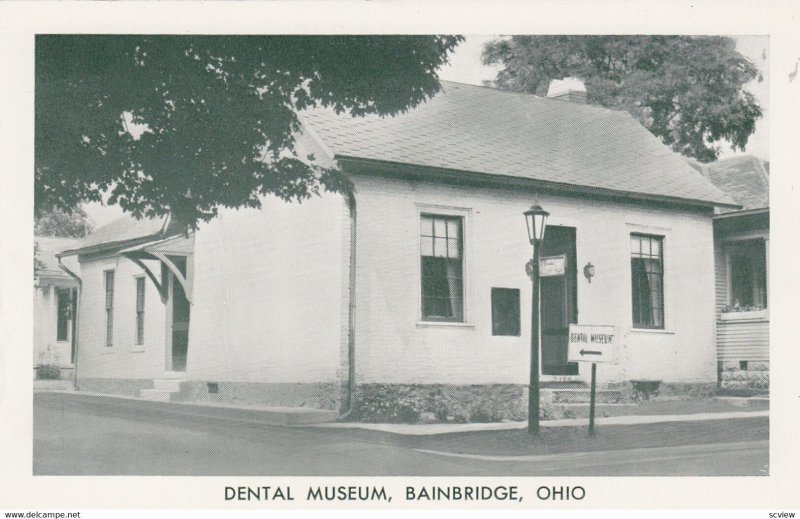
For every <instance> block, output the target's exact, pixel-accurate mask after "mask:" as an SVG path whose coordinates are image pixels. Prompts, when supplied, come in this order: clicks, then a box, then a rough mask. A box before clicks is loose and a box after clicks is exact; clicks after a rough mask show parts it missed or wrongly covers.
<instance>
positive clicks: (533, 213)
mask: <svg viewBox="0 0 800 519" xmlns="http://www.w3.org/2000/svg"><path fill="white" fill-rule="evenodd" d="M523 214H524V215H525V223H526V224H527V226H528V241H529V242H530V244H531V245H532V246H533V259H532V261H531V269H530V271H531V284H532V288H533V290H532V291H531V292H532V295H531V377H530V385H529V386H528V432H529V433H530V434H533V435H538V434H539V253H540V249H541V246H542V240H543V239H544V229H545V226H546V224H547V217H548V216H550V213H548V212H547V211H545V210H544V209H542V208H541V206H539V205H538V204H537V205H533V206H531V208H530V209H528V210H527V211H525V212H524V213H523Z"/></svg>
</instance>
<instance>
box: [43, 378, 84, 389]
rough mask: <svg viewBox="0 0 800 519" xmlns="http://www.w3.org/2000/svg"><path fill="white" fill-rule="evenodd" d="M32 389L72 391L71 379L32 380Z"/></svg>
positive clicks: (73, 387) (73, 386)
mask: <svg viewBox="0 0 800 519" xmlns="http://www.w3.org/2000/svg"><path fill="white" fill-rule="evenodd" d="M33 390H34V391H74V390H75V385H74V384H73V383H72V380H64V379H60V380H34V381H33Z"/></svg>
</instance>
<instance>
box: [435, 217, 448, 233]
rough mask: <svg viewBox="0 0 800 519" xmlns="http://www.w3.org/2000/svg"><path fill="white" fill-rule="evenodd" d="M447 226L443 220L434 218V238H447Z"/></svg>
mask: <svg viewBox="0 0 800 519" xmlns="http://www.w3.org/2000/svg"><path fill="white" fill-rule="evenodd" d="M446 233H447V224H446V222H445V220H444V218H435V219H434V220H433V234H434V236H441V237H442V238H445V237H447V234H446Z"/></svg>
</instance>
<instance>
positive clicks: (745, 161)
mask: <svg viewBox="0 0 800 519" xmlns="http://www.w3.org/2000/svg"><path fill="white" fill-rule="evenodd" d="M700 170H701V172H702V173H703V174H704V175H705V176H706V178H708V179H709V180H711V182H713V183H714V185H716V186H717V187H719V188H720V189H721V190H722V191H724V192H726V193H728V194H729V195H730V196H731V197H732V198H733V199H734V200H736V202H737V203H739V205H741V206H742V208H741V209H739V210H722V211H720V212H719V214H716V215H714V245H715V246H714V251H715V263H716V272H717V277H716V288H717V312H716V315H717V356H718V361H719V382H720V385H721V386H722V387H723V388H730V389H764V390H766V389H768V388H769V306H768V299H769V297H768V286H769V171H768V170H767V168H766V163H765V162H764V161H762V160H760V159H758V158H756V157H753V156H742V157H735V158H730V159H726V160H721V161H718V162H714V163H712V164H708V165H705V166H703V167H702V168H700Z"/></svg>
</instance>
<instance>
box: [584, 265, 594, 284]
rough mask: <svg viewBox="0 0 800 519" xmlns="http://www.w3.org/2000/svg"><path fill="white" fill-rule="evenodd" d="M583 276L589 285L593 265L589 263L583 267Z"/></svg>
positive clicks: (592, 273) (592, 274) (592, 275)
mask: <svg viewBox="0 0 800 519" xmlns="http://www.w3.org/2000/svg"><path fill="white" fill-rule="evenodd" d="M583 275H584V277H585V278H586V280H587V281H588V282H589V283H591V282H592V278H593V277H594V265H592V262H591V261H590V262H589V263H587V264H586V266H585V267H583Z"/></svg>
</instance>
